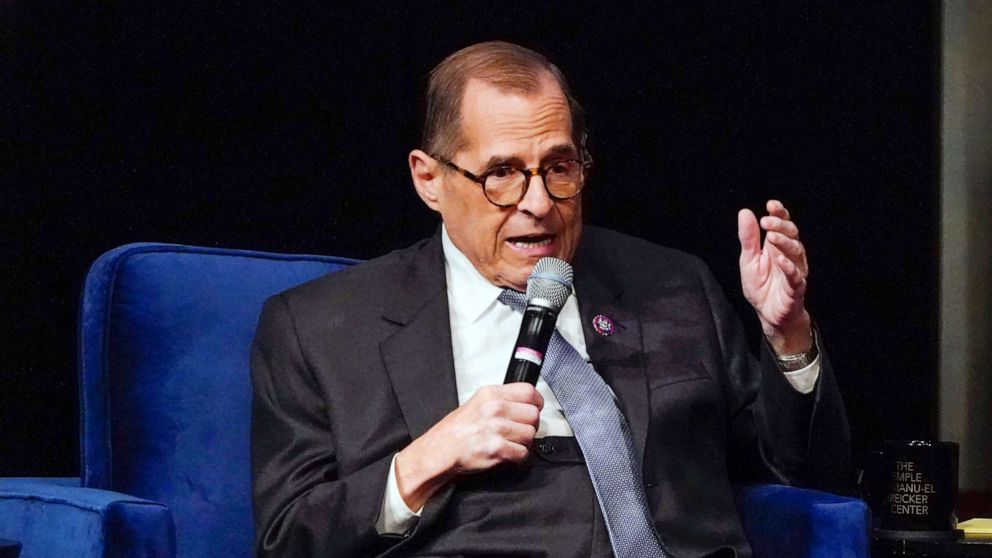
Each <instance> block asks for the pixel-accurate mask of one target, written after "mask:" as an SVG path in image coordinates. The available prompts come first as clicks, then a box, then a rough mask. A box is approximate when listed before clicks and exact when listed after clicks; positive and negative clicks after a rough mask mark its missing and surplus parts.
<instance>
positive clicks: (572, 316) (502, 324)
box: [376, 225, 820, 534]
mask: <svg viewBox="0 0 992 558" xmlns="http://www.w3.org/2000/svg"><path fill="white" fill-rule="evenodd" d="M441 244H442V246H443V248H444V260H445V266H444V275H445V279H446V280H447V285H448V317H449V319H450V322H451V350H452V356H453V358H454V364H455V385H456V388H457V390H458V404H459V405H462V404H464V403H465V402H466V401H468V400H469V399H470V398H471V397H472V396H473V395H474V394H475V392H476V391H477V390H478V389H479V388H481V387H483V386H489V385H494V384H502V383H503V377H504V375H505V374H506V366H507V363H508V362H509V358H510V354H511V352H512V351H513V348H514V346H513V344H514V342H516V340H517V334H518V333H519V331H520V324H521V323H522V322H523V314H521V313H519V312H515V311H514V310H513V309H512V308H510V307H509V306H507V305H505V304H503V303H501V302H499V300H497V298H498V297H499V295H500V293H502V292H503V289H502V287H497V286H496V285H493V284H492V283H490V282H489V280H487V279H486V278H485V277H483V276H482V275H481V274H480V273H479V272H478V270H476V269H475V266H473V265H472V262H470V261H469V259H468V258H467V257H466V256H465V255H464V254H462V252H461V251H460V250H458V248H456V247H455V245H454V244H453V243H452V242H451V239H450V238H449V237H448V231H447V230H446V229H445V228H444V226H443V225H442V226H441ZM555 327H556V328H557V329H558V332H559V333H560V334H561V336H562V337H564V338H565V340H566V341H568V342H569V344H571V345H572V346H573V347H575V350H576V351H578V352H579V354H580V355H582V357H583V358H585V359H586V361H589V355H588V353H587V352H586V341H585V338H584V337H583V332H582V319H581V317H580V316H579V305H578V302H577V301H576V299H575V294H574V293H573V294H572V295H571V296H569V297H568V300H567V301H566V302H565V306H564V307H563V308H562V310H561V312H560V313H559V315H558V321H557V322H556V326H555ZM819 374H820V357H819V356H817V357H816V359H815V360H814V361H813V362H812V363H811V364H810V365H809V366H807V367H806V368H803V369H801V370H797V371H795V372H786V373H785V376H786V378H787V379H788V380H789V383H791V384H792V386H793V387H794V388H795V389H796V390H797V391H799V392H801V393H809V392H811V391H812V390H813V387H814V386H815V385H816V379H817V377H818V376H819ZM537 390H538V392H540V393H541V395H542V396H543V397H544V408H543V409H541V422H540V425H539V427H538V429H537V437H538V438H543V437H545V436H572V435H573V433H572V427H571V426H570V425H569V424H568V420H567V419H566V418H565V414H564V412H563V411H562V408H561V404H560V403H559V402H558V398H557V397H555V394H554V392H552V391H551V387H550V386H549V385H548V384H547V382H545V381H544V378H543V377H542V378H540V379H538V381H537ZM395 467H396V458H395V457H394V458H393V463H392V465H391V466H390V470H389V478H388V479H387V481H386V493H385V494H384V496H383V502H382V511H381V512H380V513H379V519H378V521H377V522H376V529H378V531H379V533H380V534H386V533H389V534H402V533H407V532H409V531H410V530H411V529H412V528H413V527H414V526H415V525H416V523H417V520H418V519H419V517H420V511H421V510H418V511H416V512H414V511H413V510H411V509H410V508H408V507H407V506H406V503H405V502H404V501H403V497H402V496H401V495H400V492H399V488H398V487H397V485H396V470H395Z"/></svg>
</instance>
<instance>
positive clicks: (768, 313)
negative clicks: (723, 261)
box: [737, 200, 812, 355]
mask: <svg viewBox="0 0 992 558" xmlns="http://www.w3.org/2000/svg"><path fill="white" fill-rule="evenodd" d="M765 208H766V209H767V211H768V215H766V216H764V217H762V218H761V226H760V228H759V226H758V220H757V218H756V217H755V215H754V213H752V212H751V210H749V209H742V210H741V211H740V212H739V213H738V214H737V236H738V238H739V239H740V242H741V257H740V267H741V287H742V289H743V290H744V297H745V298H747V300H748V302H750V303H751V306H753V307H754V309H755V311H756V312H757V313H758V318H759V319H760V320H761V328H762V330H763V331H764V333H765V337H766V338H768V342H769V344H771V346H772V349H773V350H774V351H775V352H776V353H777V354H779V355H789V354H795V353H800V352H803V351H806V350H807V349H809V347H810V343H811V342H812V338H811V333H810V317H809V313H807V312H806V309H805V307H804V306H803V303H804V297H805V295H806V278H807V276H808V275H809V263H808V262H807V261H806V248H805V247H804V246H803V244H802V242H800V241H799V228H798V227H796V224H795V223H793V222H792V220H791V219H790V218H789V210H787V209H786V208H785V206H784V205H782V202H780V201H778V200H769V201H768V203H767V204H766V205H765ZM761 230H764V231H765V241H764V245H762V243H761Z"/></svg>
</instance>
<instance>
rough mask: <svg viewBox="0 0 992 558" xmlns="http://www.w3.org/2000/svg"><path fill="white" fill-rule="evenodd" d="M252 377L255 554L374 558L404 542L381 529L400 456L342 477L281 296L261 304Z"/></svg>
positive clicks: (320, 402)
mask: <svg viewBox="0 0 992 558" xmlns="http://www.w3.org/2000/svg"><path fill="white" fill-rule="evenodd" d="M251 379H252V390H253V397H252V422H251V474H252V504H253V511H254V522H255V548H256V555H257V556H258V557H259V558H265V557H270V556H293V557H300V558H304V557H311V556H313V557H317V556H320V557H321V558H326V557H334V556H372V555H376V554H380V553H382V552H383V551H385V550H388V549H389V548H390V547H391V546H393V545H395V544H396V543H397V542H398V541H400V540H402V539H401V538H400V537H396V536H388V535H384V536H380V535H379V534H378V532H377V531H376V528H375V523H376V519H377V517H378V515H379V512H380V509H381V505H382V496H383V494H384V491H385V487H386V479H387V475H388V472H389V464H390V462H391V460H392V456H393V454H392V453H389V454H386V455H384V456H382V457H381V458H379V459H378V460H376V461H374V462H372V463H369V464H367V465H365V466H364V467H363V468H360V469H358V470H356V471H351V472H349V474H347V475H346V476H342V475H341V472H340V469H339V467H338V462H337V458H336V455H337V453H336V450H335V438H334V432H333V430H332V427H331V424H330V421H329V418H328V417H329V414H328V413H327V409H326V403H325V401H324V398H323V397H321V393H320V390H319V386H318V384H317V381H316V379H315V377H314V375H313V373H312V371H311V369H310V368H309V367H308V365H307V362H306V360H305V358H304V357H303V353H302V351H301V348H300V345H299V341H298V335H297V332H296V327H295V324H294V321H293V317H292V315H291V311H290V309H289V306H288V305H287V304H286V302H285V301H284V300H283V298H282V297H281V296H279V295H277V296H276V297H273V298H271V299H269V300H268V301H267V302H266V304H265V306H264V308H263V310H262V314H261V317H260V320H259V325H258V329H257V331H256V336H255V341H254V343H253V345H252V353H251Z"/></svg>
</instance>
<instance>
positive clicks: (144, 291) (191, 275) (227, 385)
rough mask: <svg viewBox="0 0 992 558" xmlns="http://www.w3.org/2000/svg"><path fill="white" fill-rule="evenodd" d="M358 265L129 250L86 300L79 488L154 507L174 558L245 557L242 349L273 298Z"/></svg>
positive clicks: (248, 523)
mask: <svg viewBox="0 0 992 558" xmlns="http://www.w3.org/2000/svg"><path fill="white" fill-rule="evenodd" d="M354 263H356V260H352V259H347V258H335V257H325V256H305V255H286V254H272V253H263V252H253V251H247V250H227V249H219V248H201V247H194V246H180V245H168V244H149V243H146V244H129V245H126V246H122V247H120V248H117V249H115V250H112V251H110V252H107V253H106V254H104V255H103V256H101V257H100V258H99V259H97V260H96V262H95V263H94V264H93V266H92V268H91V269H90V272H89V274H88V275H87V278H86V285H85V288H84V292H83V298H82V308H81V317H80V325H79V335H80V355H79V356H80V400H81V401H80V408H81V444H80V445H81V451H82V458H81V459H82V467H83V470H82V477H83V486H88V487H95V488H104V489H108V490H115V491H119V492H124V493H127V494H132V495H134V496H139V497H142V498H147V499H150V500H156V501H159V502H163V503H165V504H167V505H168V506H169V508H170V509H171V510H172V513H173V517H174V519H175V523H176V535H177V551H178V555H179V556H180V557H182V558H185V557H206V556H210V557H219V558H225V557H239V558H244V557H247V556H250V555H251V540H252V520H251V498H250V478H249V452H248V436H249V423H250V411H251V385H250V378H249V374H248V361H249V348H250V345H251V340H252V337H253V335H254V330H255V326H256V321H257V319H258V314H259V311H260V310H261V307H262V303H263V302H264V301H265V299H266V298H267V297H269V296H271V295H273V294H275V293H278V292H280V291H282V290H285V289H287V288H290V287H292V286H294V285H297V284H300V283H303V282H305V281H307V280H309V279H313V278H315V277H318V276H320V275H323V274H326V273H329V272H332V271H337V270H339V269H341V268H343V267H346V266H349V265H352V264H354Z"/></svg>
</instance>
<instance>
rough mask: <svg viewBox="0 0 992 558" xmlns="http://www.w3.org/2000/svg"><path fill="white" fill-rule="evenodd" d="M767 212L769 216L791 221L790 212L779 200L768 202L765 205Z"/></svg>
mask: <svg viewBox="0 0 992 558" xmlns="http://www.w3.org/2000/svg"><path fill="white" fill-rule="evenodd" d="M765 210H767V211H768V214H769V215H772V216H774V217H778V218H780V219H789V210H788V209H786V208H785V205H783V204H782V202H780V201H778V200H768V202H767V203H765Z"/></svg>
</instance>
